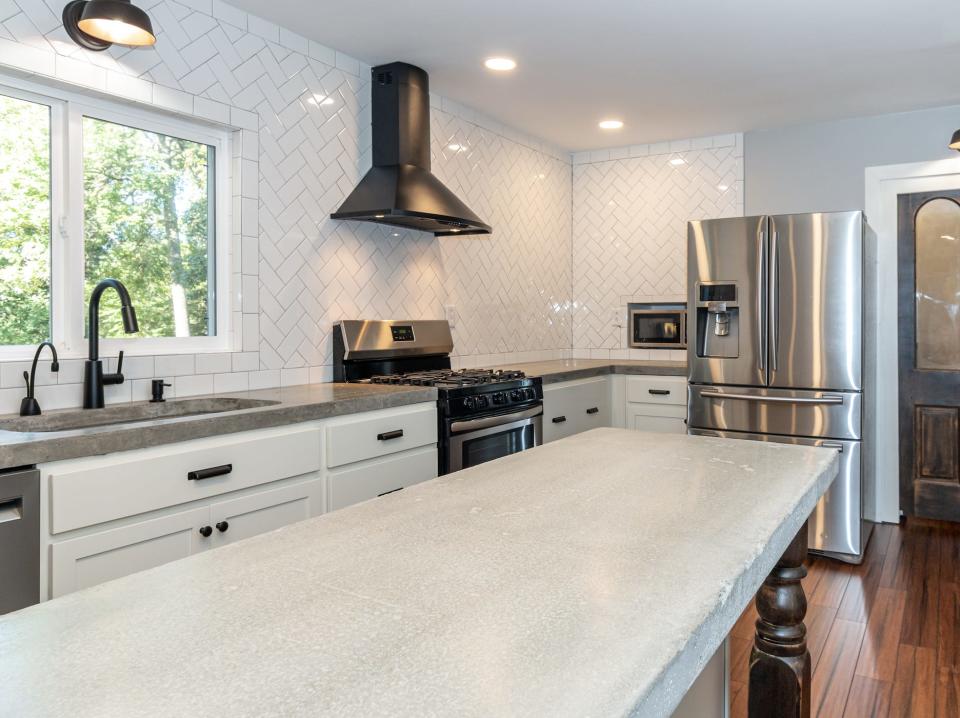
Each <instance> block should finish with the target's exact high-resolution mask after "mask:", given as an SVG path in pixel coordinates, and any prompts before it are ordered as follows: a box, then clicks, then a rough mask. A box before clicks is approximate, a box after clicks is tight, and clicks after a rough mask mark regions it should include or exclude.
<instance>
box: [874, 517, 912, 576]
mask: <svg viewBox="0 0 960 718" xmlns="http://www.w3.org/2000/svg"><path fill="white" fill-rule="evenodd" d="M897 529H898V530H897V531H896V532H895V533H894V534H893V536H891V537H890V541H889V543H888V544H887V552H886V554H884V557H883V573H882V575H881V576H880V585H881V586H883V587H884V588H896V586H895V583H896V578H897V569H898V568H899V565H900V558H901V556H902V554H903V551H904V546H903V536H904V533H905V532H906V531H905V528H904V527H903V526H898V527H897ZM867 550H869V546H868V547H867ZM901 588H902V587H901Z"/></svg>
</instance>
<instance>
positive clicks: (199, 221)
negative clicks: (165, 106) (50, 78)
mask: <svg viewBox="0 0 960 718" xmlns="http://www.w3.org/2000/svg"><path fill="white" fill-rule="evenodd" d="M32 89H33V88H29V89H28V90H24V89H23V88H20V87H18V88H14V87H9V86H0V357H2V358H13V357H14V356H16V355H20V354H24V355H25V353H26V351H27V350H28V349H29V348H31V347H32V346H33V345H35V344H37V343H38V342H40V341H42V340H44V339H47V338H52V339H53V341H54V342H55V343H56V344H57V346H58V348H60V349H61V350H62V351H63V352H64V354H65V355H68V356H69V355H81V354H82V353H83V352H84V349H85V346H84V341H85V337H86V321H87V318H86V307H87V301H88V299H89V296H90V292H91V291H92V290H93V287H94V286H95V285H96V284H97V282H99V281H100V280H101V279H103V278H104V277H115V278H116V279H119V280H120V281H121V282H123V283H124V284H125V285H126V287H127V289H128V290H129V292H130V296H131V299H132V300H133V304H134V306H135V307H136V310H137V317H138V319H139V322H140V332H139V334H137V335H127V334H124V333H123V327H122V324H121V321H120V311H119V302H118V298H117V296H116V295H115V294H114V293H113V292H107V293H106V294H104V296H103V301H102V302H101V309H100V332H101V337H103V338H104V342H103V344H102V346H103V351H104V352H105V353H106V352H110V351H114V350H115V349H116V348H118V347H119V348H123V349H125V350H127V351H129V352H130V353H163V352H184V351H204V350H220V351H222V350H224V349H229V348H230V347H229V346H228V345H227V336H228V327H227V326H226V325H227V321H226V320H227V318H228V317H229V312H228V311H227V309H228V307H227V306H225V301H226V298H227V297H228V296H229V292H228V291H227V287H226V280H227V272H228V268H227V266H226V262H225V257H226V255H227V252H226V244H225V242H224V240H223V239H220V240H218V237H220V238H222V237H224V236H226V230H225V227H224V225H225V221H224V220H225V215H226V212H224V211H223V208H224V207H226V206H227V205H226V201H228V199H229V198H228V197H224V196H223V192H222V191H221V190H220V188H221V187H229V180H228V177H227V169H226V168H227V158H228V157H229V151H228V145H227V142H228V138H227V135H226V133H225V132H218V131H216V130H212V129H210V128H207V127H205V126H201V125H199V124H198V125H193V124H192V123H186V122H181V121H175V120H167V119H165V118H163V117H162V116H159V115H157V116H154V115H152V114H146V113H143V114H140V113H137V112H136V111H135V110H132V109H130V108H126V107H123V106H114V105H112V104H110V103H106V102H104V103H97V104H91V102H90V100H89V99H88V98H83V97H73V96H71V95H67V94H64V95H62V96H56V97H54V96H51V95H50V94H48V93H45V94H42V95H41V94H37V93H34V92H31V91H30V90H32ZM111 345H114V346H111Z"/></svg>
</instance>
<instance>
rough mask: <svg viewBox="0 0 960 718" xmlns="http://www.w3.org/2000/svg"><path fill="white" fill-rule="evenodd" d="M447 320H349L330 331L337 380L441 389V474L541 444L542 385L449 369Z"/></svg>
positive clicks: (516, 375)
mask: <svg viewBox="0 0 960 718" xmlns="http://www.w3.org/2000/svg"><path fill="white" fill-rule="evenodd" d="M452 351H453V337H452V335H451V334H450V325H449V324H448V323H447V322H446V321H445V320H442V319H439V320H420V321H391V320H344V321H341V322H339V323H337V324H336V325H335V326H334V328H333V378H334V381H346V382H366V383H370V384H399V385H403V384H406V385H416V386H432V387H436V389H437V392H438V394H439V396H438V401H437V420H438V427H437V440H438V447H439V456H440V465H439V467H438V471H439V473H440V474H449V473H451V472H453V471H458V470H460V469H465V468H467V467H470V466H476V465H477V464H482V463H483V462H485V461H490V460H492V459H497V458H499V457H501V456H507V455H508V454H514V453H516V452H518V451H523V450H525V449H529V448H532V447H534V446H539V445H540V444H541V443H543V387H542V386H541V380H540V377H528V376H526V375H525V374H524V373H523V372H522V371H494V370H491V369H461V370H459V371H455V370H453V369H451V367H450V352H452Z"/></svg>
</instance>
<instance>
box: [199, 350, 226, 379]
mask: <svg viewBox="0 0 960 718" xmlns="http://www.w3.org/2000/svg"><path fill="white" fill-rule="evenodd" d="M196 362H197V365H196V366H197V368H196V372H197V374H220V373H223V372H229V371H230V370H231V366H232V361H231V355H230V354H229V353H226V352H222V353H215V354H197V358H196Z"/></svg>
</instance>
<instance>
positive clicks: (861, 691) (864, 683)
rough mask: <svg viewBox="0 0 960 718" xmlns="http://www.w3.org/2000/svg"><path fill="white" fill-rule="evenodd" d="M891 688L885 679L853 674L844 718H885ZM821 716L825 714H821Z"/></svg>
mask: <svg viewBox="0 0 960 718" xmlns="http://www.w3.org/2000/svg"><path fill="white" fill-rule="evenodd" d="M892 690H893V684H892V683H889V682H887V681H878V680H876V679H875V678H867V677H865V676H854V677H853V683H851V684H850V695H849V696H848V697H847V705H846V706H845V707H844V709H843V715H844V718H867V716H869V717H870V718H886V716H887V713H888V712H889V710H890V693H891V692H892ZM821 715H823V714H821ZM823 718H826V716H825V715H823Z"/></svg>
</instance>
